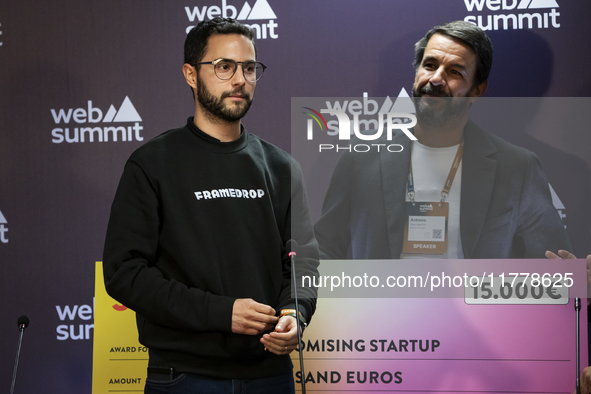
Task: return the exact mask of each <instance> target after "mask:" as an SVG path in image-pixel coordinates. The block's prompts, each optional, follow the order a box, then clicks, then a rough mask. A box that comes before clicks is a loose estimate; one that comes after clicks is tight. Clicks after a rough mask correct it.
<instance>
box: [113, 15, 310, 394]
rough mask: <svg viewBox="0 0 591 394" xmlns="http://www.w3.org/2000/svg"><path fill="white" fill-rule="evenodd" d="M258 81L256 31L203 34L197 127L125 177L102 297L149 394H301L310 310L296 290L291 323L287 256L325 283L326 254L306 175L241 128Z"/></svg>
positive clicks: (143, 152)
mask: <svg viewBox="0 0 591 394" xmlns="http://www.w3.org/2000/svg"><path fill="white" fill-rule="evenodd" d="M264 69H265V66H264V65H263V64H262V63H259V62H257V61H256V50H255V46H254V37H253V33H252V31H251V30H249V29H247V28H246V27H245V26H243V25H241V24H240V23H238V22H236V21H235V20H232V19H228V18H225V19H222V18H215V19H212V20H211V21H207V22H201V23H200V24H199V25H198V26H197V27H195V28H194V29H193V30H191V32H190V33H189V34H188V35H187V39H186V42H185V64H184V65H183V73H184V75H185V79H186V81H187V83H188V84H189V86H190V87H191V88H192V91H193V94H194V97H195V115H194V117H190V118H189V120H188V122H187V124H186V125H185V126H183V127H181V128H178V129H174V130H170V131H167V132H165V133H163V134H161V135H160V136H158V137H156V138H154V139H153V140H151V141H150V142H148V143H146V144H145V145H143V146H142V147H140V148H139V149H138V150H136V151H135V152H134V153H133V154H132V155H131V157H130V158H129V160H128V162H127V164H126V166H125V169H124V171H123V175H122V177H121V181H120V183H119V187H118V189H117V193H116V196H115V200H114V202H113V206H112V209H111V217H110V220H109V226H108V230H107V236H106V242H105V250H104V260H103V261H104V273H105V284H106V288H107V291H108V292H109V294H110V295H111V296H112V297H114V298H115V299H117V300H118V301H120V302H121V303H123V304H124V305H126V306H127V307H129V308H131V309H133V310H134V311H136V314H137V325H138V332H139V339H140V342H141V343H142V344H144V345H146V346H147V347H148V348H149V349H150V360H149V367H148V378H147V380H146V388H145V392H146V393H160V392H166V393H189V392H199V393H210V392H211V393H238V392H240V393H290V392H294V381H293V374H292V368H293V366H292V363H291V359H290V357H289V354H290V353H291V352H292V351H293V350H294V349H295V348H296V345H297V331H296V318H299V319H300V321H302V322H303V323H307V322H308V321H309V320H310V318H311V316H312V314H313V313H314V310H315V307H316V301H315V293H314V292H313V291H311V290H310V289H300V291H303V293H302V294H299V297H300V300H301V302H300V315H301V316H297V315H296V313H295V311H294V304H293V301H292V298H291V272H290V270H291V264H290V258H289V257H288V251H287V250H286V242H287V241H288V240H289V239H294V240H296V242H297V244H298V245H299V251H298V274H297V275H298V276H300V275H310V276H312V275H317V272H318V271H317V266H318V248H317V243H316V240H315V238H314V233H313V230H312V225H311V221H310V217H309V213H308V208H307V202H306V194H305V190H304V188H303V182H302V177H301V170H300V167H299V165H298V164H297V163H296V162H295V161H294V160H293V159H292V158H291V157H290V156H289V155H288V154H287V153H285V152H284V151H282V150H280V149H279V148H277V147H275V146H273V145H271V144H269V143H267V142H265V141H263V140H261V139H259V138H258V137H256V136H254V135H252V134H250V133H248V132H247V131H246V129H245V128H244V126H242V125H241V122H240V119H241V118H242V117H243V116H244V115H245V114H246V112H247V111H248V109H249V107H250V104H251V101H252V97H253V94H254V90H255V86H256V81H257V80H258V79H259V78H260V77H261V75H262V73H263V71H264ZM300 256H301V257H300ZM162 390H166V391H162Z"/></svg>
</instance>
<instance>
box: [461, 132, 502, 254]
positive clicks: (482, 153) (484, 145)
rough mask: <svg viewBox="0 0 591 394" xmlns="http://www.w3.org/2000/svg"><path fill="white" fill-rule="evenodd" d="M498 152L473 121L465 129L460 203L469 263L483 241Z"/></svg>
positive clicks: (463, 243) (464, 247)
mask: <svg viewBox="0 0 591 394" xmlns="http://www.w3.org/2000/svg"><path fill="white" fill-rule="evenodd" d="M496 151H497V149H496V147H495V146H494V145H493V143H492V142H491V141H490V139H489V138H488V136H487V135H486V133H485V132H484V131H483V130H482V129H480V128H479V127H478V126H477V125H476V124H474V123H473V122H472V121H468V124H467V125H466V127H465V129H464V154H463V157H462V191H461V201H460V236H461V239H462V249H463V251H464V257H465V258H467V259H469V258H472V257H473V255H474V250H475V248H476V245H477V244H478V240H479V239H480V234H481V233H482V229H483V227H484V223H485V221H486V215H487V212H488V207H489V204H490V201H491V197H492V193H493V188H494V183H495V174H496V168H497V161H496V160H495V159H493V158H491V157H490V156H492V155H493V154H494V153H495V152H496Z"/></svg>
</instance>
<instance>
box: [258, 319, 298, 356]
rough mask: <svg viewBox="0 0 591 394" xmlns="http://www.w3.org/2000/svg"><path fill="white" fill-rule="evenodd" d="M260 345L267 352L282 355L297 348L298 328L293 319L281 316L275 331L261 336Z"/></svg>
mask: <svg viewBox="0 0 591 394" xmlns="http://www.w3.org/2000/svg"><path fill="white" fill-rule="evenodd" d="M261 343H262V344H263V345H265V347H266V348H267V350H268V351H270V352H272V353H275V354H278V355H282V354H289V353H291V352H292V351H294V350H295V348H296V347H297V346H298V326H297V322H296V319H295V317H293V316H283V317H282V318H281V319H279V323H277V326H275V331H273V332H271V333H269V334H265V335H263V337H262V338H261Z"/></svg>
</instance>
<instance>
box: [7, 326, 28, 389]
mask: <svg viewBox="0 0 591 394" xmlns="http://www.w3.org/2000/svg"><path fill="white" fill-rule="evenodd" d="M16 324H17V325H18V330H19V332H20V335H19V338H18V348H17V351H16V360H14V371H13V372H12V385H11V386H10V394H13V393H14V385H15V383H16V370H17V369H18V359H19V356H20V354H21V344H22V342H23V333H24V332H25V328H27V327H29V318H28V317H27V316H24V315H23V316H21V317H19V318H18V320H17V321H16Z"/></svg>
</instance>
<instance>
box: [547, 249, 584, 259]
mask: <svg viewBox="0 0 591 394" xmlns="http://www.w3.org/2000/svg"><path fill="white" fill-rule="evenodd" d="M590 256H591V255H590ZM546 258H547V259H576V258H577V256H575V255H574V254H572V253H571V252H569V251H567V250H563V249H560V250H559V251H558V254H556V253H554V252H551V251H549V250H548V251H546Z"/></svg>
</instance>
